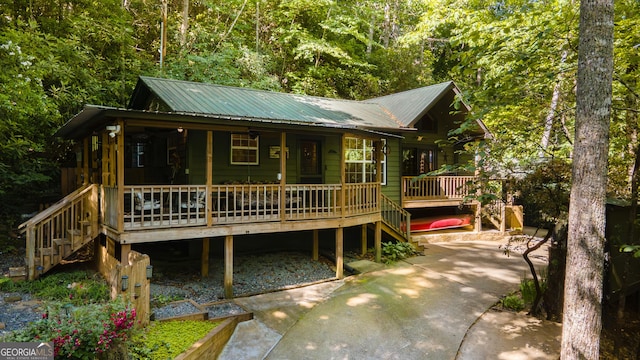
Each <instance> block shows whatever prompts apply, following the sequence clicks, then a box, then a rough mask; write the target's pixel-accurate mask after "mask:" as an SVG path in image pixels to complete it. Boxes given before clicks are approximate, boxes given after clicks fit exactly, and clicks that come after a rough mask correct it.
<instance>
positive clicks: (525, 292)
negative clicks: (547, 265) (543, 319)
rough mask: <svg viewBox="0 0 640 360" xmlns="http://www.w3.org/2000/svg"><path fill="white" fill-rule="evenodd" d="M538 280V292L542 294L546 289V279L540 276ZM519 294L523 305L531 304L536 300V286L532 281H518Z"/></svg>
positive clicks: (524, 279)
mask: <svg viewBox="0 0 640 360" xmlns="http://www.w3.org/2000/svg"><path fill="white" fill-rule="evenodd" d="M539 280H540V291H541V292H542V293H543V294H544V291H545V290H546V287H547V283H546V279H545V277H544V276H541V277H540V278H539ZM520 294H521V296H522V300H523V301H524V303H525V304H533V301H534V300H535V298H536V286H535V283H534V282H533V279H526V278H523V279H522V280H520Z"/></svg>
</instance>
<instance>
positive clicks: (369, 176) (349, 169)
mask: <svg viewBox="0 0 640 360" xmlns="http://www.w3.org/2000/svg"><path fill="white" fill-rule="evenodd" d="M382 144H383V147H384V146H386V142H385V141H384V140H383V142H382ZM375 152H376V151H375V147H374V142H373V140H369V139H360V138H351V137H348V138H347V139H346V148H345V159H346V161H345V162H346V170H345V177H346V182H348V183H364V182H375V181H376V161H375ZM386 160H387V157H386V155H384V154H383V155H382V159H381V165H382V166H381V168H382V174H381V175H382V176H381V180H382V181H381V183H382V185H385V184H386V182H387V169H386V168H387V161H386Z"/></svg>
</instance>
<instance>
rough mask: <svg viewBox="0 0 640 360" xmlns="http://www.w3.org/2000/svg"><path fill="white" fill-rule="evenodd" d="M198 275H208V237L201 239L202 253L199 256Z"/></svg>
mask: <svg viewBox="0 0 640 360" xmlns="http://www.w3.org/2000/svg"><path fill="white" fill-rule="evenodd" d="M200 261H201V266H200V276H202V277H203V278H204V277H208V276H209V238H204V239H202V255H201V257H200Z"/></svg>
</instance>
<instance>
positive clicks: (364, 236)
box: [360, 224, 368, 255]
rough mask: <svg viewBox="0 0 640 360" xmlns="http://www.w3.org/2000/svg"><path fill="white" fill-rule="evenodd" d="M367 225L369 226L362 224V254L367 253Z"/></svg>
mask: <svg viewBox="0 0 640 360" xmlns="http://www.w3.org/2000/svg"><path fill="white" fill-rule="evenodd" d="M367 226H368V225H367V224H362V237H361V239H360V245H361V250H360V253H361V255H364V254H366V253H367Z"/></svg>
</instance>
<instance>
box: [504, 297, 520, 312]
mask: <svg viewBox="0 0 640 360" xmlns="http://www.w3.org/2000/svg"><path fill="white" fill-rule="evenodd" d="M500 304H501V305H502V307H504V308H505V309H509V310H513V311H520V310H522V309H524V301H523V300H522V298H521V297H520V296H519V295H517V294H511V295H507V296H505V297H503V298H502V299H500Z"/></svg>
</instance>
